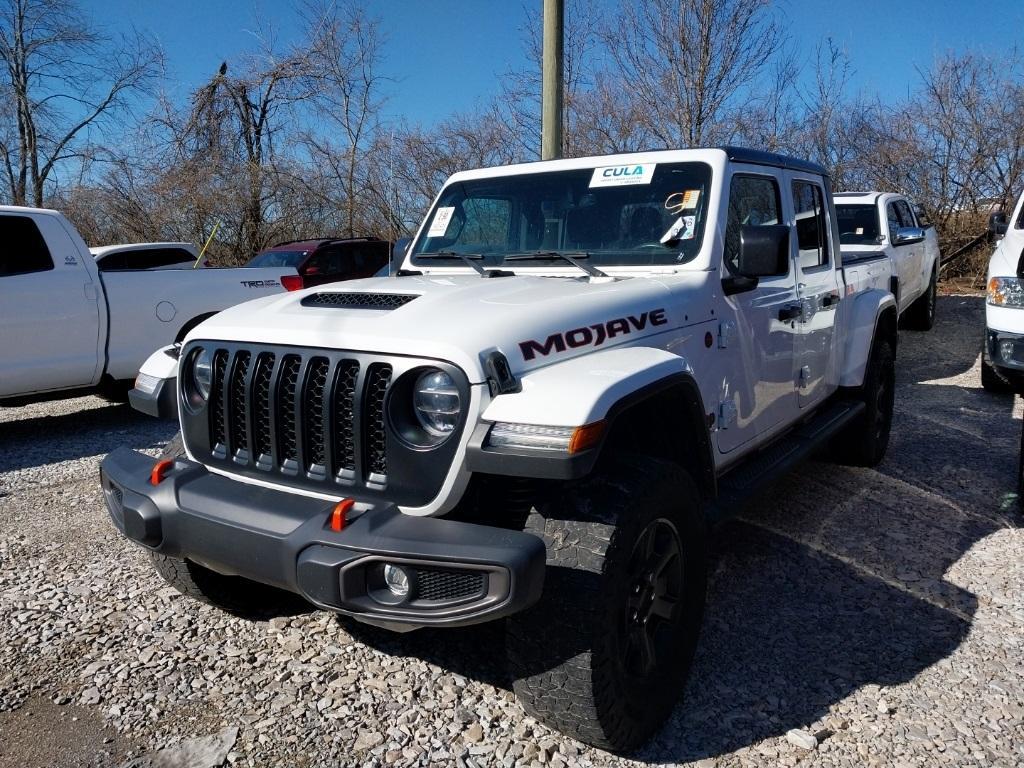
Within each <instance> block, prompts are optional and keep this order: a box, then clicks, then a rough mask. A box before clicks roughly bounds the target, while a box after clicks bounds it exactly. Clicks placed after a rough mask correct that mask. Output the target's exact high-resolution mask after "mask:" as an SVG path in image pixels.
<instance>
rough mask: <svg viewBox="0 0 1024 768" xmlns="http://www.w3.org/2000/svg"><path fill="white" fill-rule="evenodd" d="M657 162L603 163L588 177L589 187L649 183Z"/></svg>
mask: <svg viewBox="0 0 1024 768" xmlns="http://www.w3.org/2000/svg"><path fill="white" fill-rule="evenodd" d="M657 167H658V164H657V163H632V164H630V165H605V166H602V167H601V168H595V169H594V175H593V176H591V177H590V186H591V187H627V186H630V185H633V184H650V183H651V179H653V178H654V169H655V168H657Z"/></svg>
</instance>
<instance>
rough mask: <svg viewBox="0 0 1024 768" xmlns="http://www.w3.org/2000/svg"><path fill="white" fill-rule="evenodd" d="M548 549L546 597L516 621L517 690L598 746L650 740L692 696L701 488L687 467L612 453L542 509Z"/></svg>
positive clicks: (536, 519) (530, 526)
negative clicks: (688, 686)
mask: <svg viewBox="0 0 1024 768" xmlns="http://www.w3.org/2000/svg"><path fill="white" fill-rule="evenodd" d="M526 530H527V531H529V532H531V533H534V534H536V535H537V536H540V537H541V538H542V539H543V540H544V543H545V545H546V546H547V552H548V556H547V558H548V559H547V563H548V566H547V573H546V576H545V585H544V594H543V597H542V598H541V600H540V602H539V603H538V604H537V605H536V606H534V607H533V608H531V609H529V610H528V611H525V612H524V613H522V614H520V615H518V616H514V617H512V618H511V619H510V620H509V626H508V635H507V638H508V639H507V642H508V652H509V663H510V667H511V671H512V675H513V678H514V680H515V682H514V688H515V692H516V695H517V696H518V697H519V699H520V701H521V702H522V705H523V707H524V708H525V709H526V711H527V712H529V713H530V714H531V715H533V716H535V717H536V718H538V719H539V720H542V721H544V722H545V723H547V724H549V725H551V726H552V727H554V728H557V729H558V730H560V731H563V732H565V733H567V734H569V735H571V736H573V737H575V738H577V739H579V740H581V741H584V742H586V743H588V744H592V745H594V746H598V747H601V748H604V749H609V750H614V751H626V750H629V749H632V748H634V747H636V746H637V745H639V744H641V743H642V742H644V741H645V740H646V739H647V738H648V737H649V736H650V735H651V734H652V733H653V732H654V731H655V730H656V729H657V728H658V727H659V726H660V725H661V724H662V723H663V722H664V720H665V719H666V718H667V717H668V715H669V713H670V712H671V711H672V707H673V706H674V704H675V702H676V701H677V700H678V698H679V696H680V695H681V694H682V691H683V686H684V684H685V682H686V678H687V675H688V674H689V671H690V666H691V663H692V661H693V654H694V650H695V648H696V645H697V638H698V636H699V633H700V626H701V621H702V617H703V611H704V598H705V584H706V556H705V533H704V523H703V517H702V512H701V505H700V495H699V493H698V491H697V488H696V486H695V485H694V483H693V481H692V480H691V479H690V477H689V476H688V475H687V473H686V472H685V471H684V470H682V469H681V468H680V467H678V466H676V465H674V464H671V463H668V462H664V461H660V460H656V459H650V458H646V457H629V458H622V459H618V460H616V461H614V463H613V464H611V466H609V467H607V468H606V469H604V470H602V471H601V472H600V473H598V474H596V475H595V476H593V477H591V478H588V479H587V480H585V481H584V482H583V483H581V484H578V485H575V486H567V487H566V489H565V490H564V491H563V492H562V494H561V496H560V497H559V498H556V499H554V500H552V501H551V502H550V503H547V504H544V505H541V507H540V508H537V509H534V510H533V511H532V512H531V514H530V517H529V519H528V521H527V526H526Z"/></svg>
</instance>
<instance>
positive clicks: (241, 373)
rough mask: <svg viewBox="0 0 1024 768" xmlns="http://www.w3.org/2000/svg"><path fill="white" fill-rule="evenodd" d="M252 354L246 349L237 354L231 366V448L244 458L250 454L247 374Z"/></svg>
mask: <svg viewBox="0 0 1024 768" xmlns="http://www.w3.org/2000/svg"><path fill="white" fill-rule="evenodd" d="M251 358H252V356H251V355H250V354H249V353H248V352H245V351H242V352H239V353H238V354H237V355H235V362H234V364H233V365H232V366H231V383H230V388H229V394H230V397H231V410H230V413H229V419H230V424H229V430H230V432H231V443H232V445H231V448H232V450H234V452H235V455H236V456H238V457H240V458H242V459H243V460H244V459H245V458H247V457H248V455H249V428H248V425H247V424H246V421H245V420H246V411H247V404H248V388H247V387H246V381H245V380H246V376H248V374H249V361H250V360H251Z"/></svg>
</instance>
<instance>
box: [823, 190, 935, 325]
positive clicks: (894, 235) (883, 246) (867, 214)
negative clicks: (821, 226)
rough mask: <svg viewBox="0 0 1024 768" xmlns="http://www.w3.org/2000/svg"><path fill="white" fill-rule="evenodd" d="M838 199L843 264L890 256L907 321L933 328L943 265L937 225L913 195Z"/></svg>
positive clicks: (894, 289) (870, 194)
mask: <svg viewBox="0 0 1024 768" xmlns="http://www.w3.org/2000/svg"><path fill="white" fill-rule="evenodd" d="M835 201H836V217H837V218H838V220H839V242H840V246H841V249H842V253H843V263H844V264H853V263H857V262H863V261H870V260H873V259H887V260H888V261H889V262H890V265H891V269H892V279H893V282H892V292H893V295H895V296H896V302H897V305H898V308H899V313H900V317H901V319H903V320H904V324H905V325H906V326H907V327H909V328H912V329H914V330H921V331H927V330H930V329H931V327H932V326H933V325H934V324H935V296H936V286H937V284H938V278H939V266H940V265H941V263H942V257H941V254H940V252H939V237H938V233H937V232H936V231H935V227H933V226H932V225H931V224H929V223H927V222H926V221H924V219H923V214H922V213H921V212H920V211H919V210H918V208H917V207H916V206H915V205H914V204H913V203H912V202H911V201H910V199H909V198H907V197H905V196H904V195H899V194H896V193H893V192H837V193H836V195H835Z"/></svg>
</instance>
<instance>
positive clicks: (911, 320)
mask: <svg viewBox="0 0 1024 768" xmlns="http://www.w3.org/2000/svg"><path fill="white" fill-rule="evenodd" d="M937 293H938V277H937V275H936V274H935V273H934V272H932V277H931V280H929V281H928V288H927V289H925V292H924V293H923V294H922V295H921V296H919V297H918V299H917V301H915V302H914V303H913V304H911V305H910V307H909V308H908V309H907V312H906V316H905V317H906V323H905V325H906V326H907V328H911V329H913V330H915V331H930V330H931V329H932V327H933V326H934V325H935V298H936V295H937Z"/></svg>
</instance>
